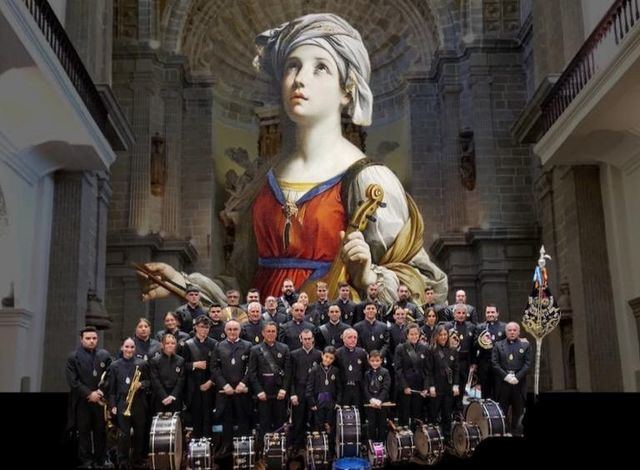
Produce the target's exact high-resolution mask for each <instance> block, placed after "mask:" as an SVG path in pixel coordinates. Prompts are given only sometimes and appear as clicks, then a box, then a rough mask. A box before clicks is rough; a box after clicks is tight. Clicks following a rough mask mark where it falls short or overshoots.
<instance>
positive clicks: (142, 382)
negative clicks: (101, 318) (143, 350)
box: [109, 338, 151, 469]
mask: <svg viewBox="0 0 640 470" xmlns="http://www.w3.org/2000/svg"><path fill="white" fill-rule="evenodd" d="M120 351H121V352H122V357H121V358H120V359H118V360H117V361H114V362H113V363H111V366H110V367H109V408H110V409H111V413H112V414H113V415H114V416H115V417H116V422H117V426H118V468H120V469H128V468H130V466H129V463H131V468H141V467H142V468H146V467H145V457H146V445H147V438H148V435H149V430H148V429H147V427H146V423H147V421H148V419H147V417H148V416H149V400H148V399H147V397H148V394H150V393H151V381H150V377H149V365H148V363H147V362H146V361H143V360H142V359H138V358H136V357H135V351H136V345H135V343H134V341H133V338H127V339H125V340H124V341H123V342H122V346H121V347H120ZM125 413H126V414H125ZM131 428H133V441H132V439H131ZM130 451H131V459H129V453H130ZM129 460H131V461H129Z"/></svg>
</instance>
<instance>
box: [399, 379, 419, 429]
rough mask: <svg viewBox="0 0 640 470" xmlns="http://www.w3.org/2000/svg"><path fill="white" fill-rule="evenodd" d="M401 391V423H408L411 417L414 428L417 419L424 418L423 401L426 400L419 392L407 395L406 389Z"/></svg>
mask: <svg viewBox="0 0 640 470" xmlns="http://www.w3.org/2000/svg"><path fill="white" fill-rule="evenodd" d="M412 388H413V387H412ZM399 393H400V416H399V418H400V424H403V425H408V424H409V419H411V424H412V428H413V429H415V424H416V419H419V420H423V419H424V416H423V415H422V402H423V401H424V399H423V398H422V395H419V394H417V393H412V394H410V395H405V394H404V390H399Z"/></svg>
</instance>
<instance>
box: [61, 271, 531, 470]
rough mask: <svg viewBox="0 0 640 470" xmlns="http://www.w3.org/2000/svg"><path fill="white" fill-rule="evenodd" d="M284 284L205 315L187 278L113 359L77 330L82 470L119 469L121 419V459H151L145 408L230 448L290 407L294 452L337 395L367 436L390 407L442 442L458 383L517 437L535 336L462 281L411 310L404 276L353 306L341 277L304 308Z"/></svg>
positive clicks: (71, 361)
mask: <svg viewBox="0 0 640 470" xmlns="http://www.w3.org/2000/svg"><path fill="white" fill-rule="evenodd" d="M292 287H293V283H291V282H290V281H285V283H284V284H283V288H282V296H281V297H280V298H275V297H268V298H267V299H265V303H264V306H263V305H261V304H260V302H259V293H258V292H256V291H255V290H252V291H250V296H249V295H247V304H245V305H239V294H238V292H237V291H229V292H227V297H228V299H229V305H228V306H226V307H224V308H223V307H222V306H220V305H216V304H214V305H212V306H211V307H210V308H209V309H208V312H207V311H205V310H203V308H202V307H201V305H200V292H199V289H198V288H197V287H196V286H188V288H187V295H186V297H187V304H185V305H183V306H181V307H180V308H179V309H177V310H176V312H175V313H174V312H168V313H167V314H166V315H165V317H164V326H165V329H164V330H162V331H159V332H158V333H157V334H156V338H153V337H152V334H151V324H150V322H149V321H148V320H147V319H144V318H141V319H140V320H139V321H138V323H137V325H136V329H135V333H134V335H133V336H132V337H129V338H126V339H124V341H123V342H122V345H121V347H120V351H119V352H118V354H117V357H118V358H117V359H116V360H113V359H112V355H111V354H110V353H109V352H107V351H106V350H104V349H100V348H98V335H97V332H96V330H95V328H93V327H90V326H89V327H86V328H84V329H82V330H81V331H80V345H79V347H78V348H77V350H76V351H74V352H73V353H72V354H71V355H70V356H69V358H68V361H67V365H66V374H67V380H68V383H69V386H70V387H71V397H70V405H71V406H70V410H71V412H72V414H71V416H70V418H71V419H72V420H73V423H74V424H75V428H76V429H77V430H78V437H79V440H78V455H79V459H80V466H79V467H78V468H114V463H112V462H111V461H110V459H109V458H108V456H107V445H106V435H107V428H108V426H109V425H111V426H115V427H116V429H117V466H118V468H123V469H127V468H148V467H147V466H146V465H147V459H146V457H147V455H148V452H149V432H150V426H151V421H152V417H153V416H154V415H155V414H156V413H158V412H165V411H167V412H181V416H182V418H183V421H184V423H185V425H186V426H188V427H190V428H192V431H191V437H192V438H194V439H195V438H201V437H212V436H213V431H212V429H213V425H214V424H216V423H218V424H221V425H222V436H221V439H220V440H221V443H220V446H219V448H218V449H217V453H218V455H225V454H228V453H229V452H230V450H231V443H232V438H233V437H234V436H245V435H249V434H251V432H252V430H253V429H256V431H257V435H258V441H257V442H262V437H263V436H264V434H265V433H268V432H275V431H279V430H284V427H285V423H287V422H288V420H289V417H288V415H289V413H288V411H289V410H290V418H291V424H290V429H289V433H288V434H289V436H290V437H291V442H290V443H291V446H292V450H293V452H296V451H300V450H302V449H303V447H304V442H305V441H304V439H305V436H306V432H307V431H310V430H316V431H325V432H328V433H329V434H330V436H335V431H336V421H335V416H336V413H335V409H336V407H338V406H346V405H350V406H356V407H358V408H359V409H360V410H361V416H364V417H365V418H366V420H365V422H366V425H365V426H363V428H364V429H363V432H364V435H365V436H366V437H367V438H369V439H372V440H374V441H384V438H385V436H386V433H387V428H388V423H387V419H388V418H391V417H394V418H396V419H397V421H398V423H399V424H401V425H409V426H412V427H414V428H415V426H416V424H417V423H418V422H419V421H423V422H425V423H426V422H429V423H438V424H440V425H441V427H442V433H443V435H444V437H445V439H449V438H450V436H451V422H452V419H454V418H455V419H461V418H462V413H463V401H462V398H463V395H464V393H465V387H466V388H467V390H474V391H481V395H482V397H483V398H491V399H493V400H495V401H497V402H498V403H499V404H500V407H501V408H502V410H503V411H504V413H505V415H506V414H507V411H508V410H509V408H511V423H508V424H507V426H508V428H509V429H510V431H511V432H512V433H513V434H514V435H519V434H521V433H522V425H521V417H522V414H523V412H524V402H525V394H526V376H527V373H528V370H529V363H530V355H531V353H530V345H529V343H528V342H527V341H526V339H524V338H520V328H519V326H518V324H517V323H514V322H512V323H507V324H505V323H504V322H502V321H499V319H498V317H499V312H498V309H497V308H496V306H494V305H491V304H489V305H487V306H486V307H485V311H484V314H485V319H484V320H485V321H484V322H482V323H478V320H479V319H478V314H477V312H476V310H475V308H474V307H473V306H471V305H468V304H466V295H465V293H464V291H458V292H457V293H456V303H455V304H454V305H452V306H441V305H436V304H434V302H433V290H432V289H431V288H429V287H427V289H426V291H425V293H424V294H425V298H426V303H425V304H424V305H422V306H417V305H415V304H414V303H412V302H411V297H410V292H409V290H408V289H407V287H406V286H402V285H401V286H400V287H399V289H398V299H399V301H398V302H397V303H396V304H394V305H392V306H390V307H387V306H385V305H384V304H382V303H381V302H380V301H379V300H378V299H377V298H376V293H377V288H376V285H375V284H374V285H371V286H369V288H368V289H367V297H366V298H365V300H364V301H362V302H360V303H355V302H353V301H351V300H350V299H349V286H348V285H346V284H345V285H341V287H340V291H339V292H340V295H339V297H338V299H336V300H335V301H334V302H330V301H329V299H327V286H326V284H324V283H321V282H319V283H318V284H317V299H318V300H317V301H315V302H314V303H311V304H309V303H308V302H305V300H304V299H302V301H301V300H300V298H299V296H298V295H297V294H296V293H295V290H294V289H293V288H292ZM474 378H477V381H475V380H473V379H474ZM469 387H470V388H469ZM392 402H393V403H396V405H397V406H396V407H393V406H392ZM132 431H133V432H132Z"/></svg>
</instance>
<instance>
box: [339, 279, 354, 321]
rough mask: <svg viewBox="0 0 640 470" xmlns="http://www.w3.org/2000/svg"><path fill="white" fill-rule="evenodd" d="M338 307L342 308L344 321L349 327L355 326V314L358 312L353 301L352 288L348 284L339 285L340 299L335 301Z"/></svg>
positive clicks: (341, 283)
mask: <svg viewBox="0 0 640 470" xmlns="http://www.w3.org/2000/svg"><path fill="white" fill-rule="evenodd" d="M335 303H336V305H338V307H340V312H341V314H342V321H343V322H344V323H346V324H347V325H349V326H353V325H354V324H355V322H354V318H353V316H354V314H355V311H356V303H355V302H354V301H353V300H351V287H349V284H348V283H346V282H340V284H338V298H337V299H336V301H335Z"/></svg>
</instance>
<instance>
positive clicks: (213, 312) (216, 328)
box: [209, 304, 227, 342]
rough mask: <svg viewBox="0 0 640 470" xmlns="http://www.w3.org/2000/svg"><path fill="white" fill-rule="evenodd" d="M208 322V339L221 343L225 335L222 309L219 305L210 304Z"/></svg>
mask: <svg viewBox="0 0 640 470" xmlns="http://www.w3.org/2000/svg"><path fill="white" fill-rule="evenodd" d="M209 320H211V326H210V327H209V338H212V339H214V340H216V341H218V342H220V341H223V340H224V339H225V338H226V337H227V335H226V333H225V332H224V321H222V307H221V306H220V304H212V305H211V307H209Z"/></svg>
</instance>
